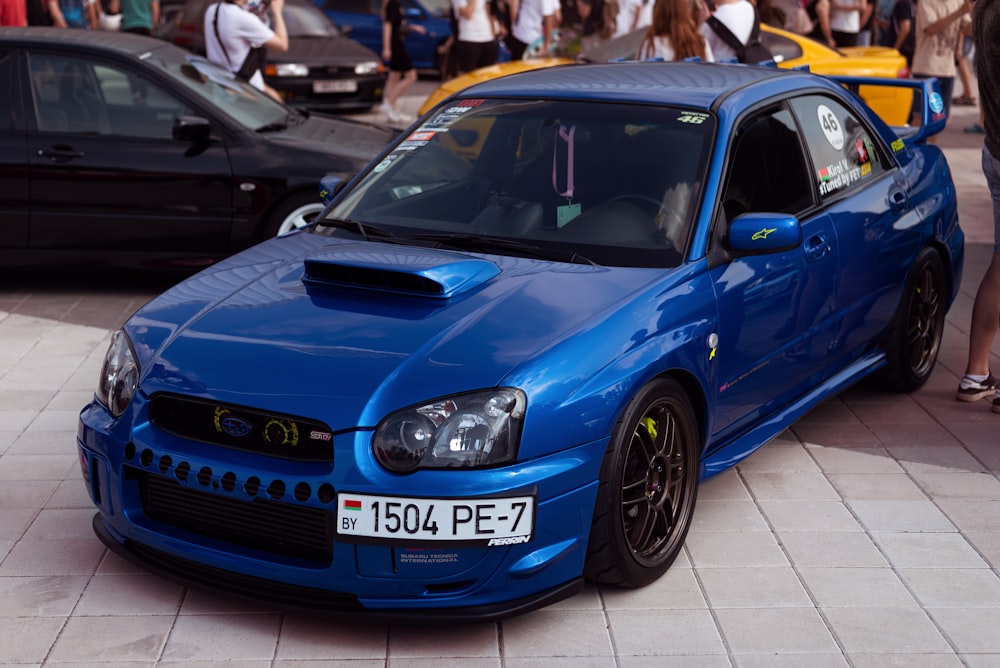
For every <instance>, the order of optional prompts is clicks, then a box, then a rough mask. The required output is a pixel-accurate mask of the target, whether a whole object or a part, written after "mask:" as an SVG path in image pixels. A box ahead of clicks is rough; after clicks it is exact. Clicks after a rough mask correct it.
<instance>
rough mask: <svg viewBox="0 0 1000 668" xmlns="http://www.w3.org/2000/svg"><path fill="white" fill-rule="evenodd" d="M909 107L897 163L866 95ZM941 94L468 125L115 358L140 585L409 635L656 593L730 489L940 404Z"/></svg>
mask: <svg viewBox="0 0 1000 668" xmlns="http://www.w3.org/2000/svg"><path fill="white" fill-rule="evenodd" d="M862 82H863V83H865V85H896V86H910V87H912V88H913V89H914V91H915V92H918V93H919V94H918V95H917V99H918V102H919V104H918V105H917V111H918V112H919V113H920V115H921V117H922V121H921V122H920V123H918V124H915V126H914V127H912V128H908V129H907V132H908V133H909V134H908V135H906V136H901V135H899V134H897V133H896V132H895V131H894V130H893V129H891V128H889V127H888V126H886V125H885V124H884V123H883V122H882V121H880V120H879V118H878V117H877V116H876V115H875V114H874V113H872V112H871V111H870V110H869V109H868V108H866V107H865V106H864V104H863V103H862V102H861V101H860V100H859V98H858V97H857V96H856V95H855V94H854V93H852V92H851V88H853V87H856V86H857V85H859V84H860V83H862ZM943 124H944V116H943V113H942V105H941V98H940V95H939V93H938V91H937V82H936V80H927V81H922V82H915V81H908V80H893V81H891V82H889V83H886V82H885V81H883V80H859V79H855V80H841V81H834V80H832V79H829V78H825V77H820V76H817V75H813V74H809V73H807V72H798V71H787V70H778V69H775V68H767V67H751V66H743V65H722V64H710V63H615V64H604V65H579V66H573V67H567V68H549V69H544V70H537V71H533V72H528V73H525V74H520V75H514V76H511V77H506V78H503V79H498V80H494V81H489V82H486V83H484V84H481V85H478V86H475V87H473V88H470V89H468V90H466V91H463V92H462V93H461V94H460V95H459V96H458V97H455V98H452V99H450V100H448V101H445V102H444V103H443V104H441V105H439V106H438V107H437V108H436V109H435V110H433V111H432V112H430V113H429V114H428V115H426V116H424V117H423V118H422V119H420V120H419V121H417V123H416V124H414V126H413V127H412V128H410V129H409V130H408V131H407V132H405V133H403V134H402V135H401V136H400V137H399V139H398V140H397V141H396V142H395V143H394V144H392V145H391V146H390V147H389V148H388V149H386V150H385V151H384V152H383V153H382V154H380V155H379V156H378V157H376V158H375V159H374V160H373V161H372V162H371V163H370V165H369V166H368V167H367V168H366V169H365V170H364V171H363V172H362V173H361V174H359V175H358V176H357V177H356V178H354V179H353V180H352V181H351V182H350V183H347V184H345V183H329V184H328V186H329V189H328V192H327V193H326V196H327V201H328V205H327V207H326V209H325V212H324V213H323V214H322V215H321V216H320V217H319V218H318V219H317V220H316V221H314V223H313V224H312V225H311V226H309V227H307V228H305V229H302V230H299V231H296V232H293V233H291V234H288V235H286V236H283V237H279V238H276V239H272V240H270V241H267V242H265V243H263V244H260V245H258V246H255V247H253V248H251V249H249V250H247V251H244V252H242V253H240V254H238V255H235V256H233V257H231V258H229V259H227V260H225V261H223V262H221V263H219V264H217V265H215V266H213V267H211V268H209V269H207V270H205V271H203V272H202V273H200V274H198V275H196V276H194V277H192V278H190V279H188V280H186V281H184V282H182V283H180V284H178V285H177V286H176V287H174V288H172V289H170V290H169V291H167V292H166V293H164V294H163V295H161V296H159V297H157V298H156V299H154V300H153V301H151V302H150V303H149V304H148V305H146V306H145V307H143V308H142V309H141V310H140V311H139V312H137V313H136V314H135V315H134V316H133V317H132V318H131V319H130V320H129V321H128V322H127V323H126V324H125V326H124V327H123V328H122V329H121V330H120V331H118V332H116V333H115V334H114V335H113V336H112V337H111V344H110V348H109V350H108V353H107V357H106V360H105V362H104V367H103V369H102V372H101V376H100V381H99V385H98V388H97V392H96V395H95V398H94V400H93V402H92V403H90V404H89V405H88V406H86V407H85V408H84V409H83V412H82V414H81V416H80V417H81V422H80V429H79V452H80V463H81V466H82V468H83V474H84V479H85V481H86V485H87V489H88V490H89V493H90V495H91V498H92V499H93V502H94V504H95V505H96V506H97V509H98V512H97V514H96V515H95V517H94V522H93V526H94V529H95V531H96V533H97V535H98V536H99V537H100V539H101V540H102V541H104V542H105V543H106V544H107V545H108V546H109V547H110V548H111V549H113V550H114V551H116V552H118V553H120V554H122V555H124V556H125V557H127V558H130V559H133V560H135V561H137V562H139V563H141V564H143V565H144V566H145V567H146V568H148V569H150V570H152V571H154V572H159V573H162V574H165V575H168V576H173V577H176V578H180V579H182V580H184V581H186V582H189V583H195V584H196V585H200V586H205V587H214V588H217V589H221V590H224V591H228V592H232V593H235V594H239V595H244V596H251V597H254V598H255V599H259V600H267V601H271V602H273V603H275V604H277V605H281V606H288V607H298V608H306V609H312V610H326V611H331V612H333V613H343V614H348V615H369V616H373V617H379V618H387V619H393V618H404V617H412V618H421V619H477V618H478V619H492V618H500V617H503V616H506V615H510V614H515V613H519V612H523V611H526V610H530V609H533V608H536V607H539V606H542V605H545V604H548V603H550V602H553V601H555V600H558V599H560V598H562V597H566V596H568V595H570V594H572V593H573V592H576V591H578V590H579V588H580V587H581V586H582V583H583V581H584V580H585V579H589V580H591V581H596V582H599V583H607V584H612V585H620V586H625V587H637V586H642V585H645V584H647V583H650V582H652V581H653V580H655V579H656V578H658V577H659V576H660V575H661V574H663V573H664V571H665V570H666V569H667V568H668V566H669V565H670V564H671V562H673V560H674V559H675V558H676V557H677V555H678V554H679V552H680V551H681V549H682V546H683V543H684V540H685V535H686V534H687V531H688V528H689V526H690V524H691V521H692V516H693V513H694V512H695V500H696V497H697V493H698V484H699V481H700V480H702V479H704V478H706V477H707V476H710V475H712V474H714V473H717V472H719V471H722V470H724V469H726V468H727V467H730V466H733V465H734V464H736V463H737V462H739V461H740V460H741V459H743V458H744V457H746V456H747V455H749V454H750V453H752V452H753V451H754V450H756V449H757V448H759V447H761V446H762V445H764V444H765V443H767V442H768V440H770V439H771V438H772V437H774V436H776V435H777V434H779V433H780V432H781V431H782V430H784V429H785V428H786V427H788V426H789V425H791V424H792V423H793V422H794V421H795V420H796V418H798V417H799V416H801V415H802V414H803V413H805V412H806V411H808V410H809V409H810V408H812V407H814V406H816V405H817V404H818V403H819V402H821V401H823V400H824V399H825V398H827V397H829V396H831V395H833V394H835V393H836V392H838V391H840V390H842V389H844V388H846V387H848V386H849V385H851V384H852V383H855V382H857V381H859V380H861V379H866V378H867V379H869V380H872V381H877V382H879V383H881V384H882V385H884V386H886V387H888V388H891V389H895V390H899V391H912V390H915V389H916V388H918V387H920V386H921V385H922V384H923V383H924V382H925V381H926V380H927V378H928V376H929V375H930V373H931V371H932V369H933V367H934V364H935V361H936V358H937V354H938V350H939V348H940V344H941V335H942V330H943V325H944V318H945V313H946V311H947V309H948V307H949V306H950V304H951V302H952V300H953V299H954V298H955V295H956V292H957V289H958V285H959V281H960V275H961V269H962V258H963V240H964V236H963V233H962V231H961V229H960V227H959V223H958V215H957V209H956V202H955V188H954V186H953V183H952V178H951V173H950V171H949V168H948V165H947V163H946V161H945V158H944V156H943V155H942V152H941V151H940V150H939V149H938V148H937V147H936V146H934V145H933V144H929V143H927V142H926V141H925V140H926V138H927V137H928V136H930V135H932V134H933V133H935V132H937V131H940V129H941V128H942V127H943Z"/></svg>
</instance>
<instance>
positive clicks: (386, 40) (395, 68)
mask: <svg viewBox="0 0 1000 668" xmlns="http://www.w3.org/2000/svg"><path fill="white" fill-rule="evenodd" d="M403 25H404V22H403V7H402V6H401V5H400V4H399V0H383V2H382V60H384V61H385V62H386V63H387V64H388V66H389V76H388V77H387V78H386V80H385V92H384V93H383V94H382V107H381V109H382V113H384V114H385V115H386V118H388V119H389V120H390V121H392V122H393V123H402V122H405V121H407V120H409V119H408V117H407V116H405V115H404V114H403V113H401V112H400V111H399V106H398V105H399V98H401V97H402V96H403V93H405V92H406V90H407V89H408V88H409V87H410V86H412V85H413V84H414V82H415V81H416V80H417V71H416V70H415V69H413V61H411V60H410V54H408V53H407V52H406V46H405V45H404V44H403V40H404V36H403ZM409 29H411V30H416V31H418V32H423V31H424V27H423V26H419V25H416V26H411V27H409Z"/></svg>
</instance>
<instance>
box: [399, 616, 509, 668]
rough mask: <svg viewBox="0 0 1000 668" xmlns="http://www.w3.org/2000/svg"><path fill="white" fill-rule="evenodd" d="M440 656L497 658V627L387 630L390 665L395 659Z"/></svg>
mask: <svg viewBox="0 0 1000 668" xmlns="http://www.w3.org/2000/svg"><path fill="white" fill-rule="evenodd" d="M444 648H447V651H445V650H444ZM443 654H444V655H446V656H449V657H461V658H467V659H475V658H483V657H497V658H499V657H500V636H499V633H498V629H497V625H496V624H495V623H475V624H456V625H450V626H447V627H434V626H431V627H426V626H423V625H416V626H406V625H402V624H400V625H393V626H391V627H390V628H389V660H390V661H392V662H393V663H395V660H396V659H397V658H403V659H409V658H434V657H441V656H442V655H443Z"/></svg>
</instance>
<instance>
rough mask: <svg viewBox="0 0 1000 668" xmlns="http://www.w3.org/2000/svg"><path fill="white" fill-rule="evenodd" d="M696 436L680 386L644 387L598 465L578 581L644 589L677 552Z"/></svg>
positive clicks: (694, 491) (663, 381) (690, 502)
mask: <svg viewBox="0 0 1000 668" xmlns="http://www.w3.org/2000/svg"><path fill="white" fill-rule="evenodd" d="M698 444H699V436H698V428H697V426H696V422H695V418H694V410H693V409H692V408H691V402H690V400H689V399H688V396H687V394H686V393H685V391H684V389H683V388H682V387H681V385H680V383H678V382H677V381H676V380H674V379H672V378H660V379H657V380H655V381H653V382H651V383H650V384H649V385H647V386H646V387H644V388H643V389H642V391H641V392H639V394H638V395H637V396H636V397H635V398H634V399H633V400H632V402H631V403H630V404H629V406H628V407H627V408H626V409H625V412H624V414H623V415H622V417H621V419H620V420H619V422H618V424H617V425H615V429H614V431H613V432H612V435H611V442H610V443H609V444H608V449H607V451H606V452H605V454H604V461H603V462H602V465H601V474H600V481H599V487H598V491H597V502H596V504H595V508H594V518H593V523H592V525H591V529H590V540H589V543H588V547H587V559H586V563H585V565H584V575H585V576H586V577H587V578H588V579H590V580H592V581H595V582H600V583H604V584H612V585H617V586H620V587H642V586H645V585H647V584H649V583H651V582H653V581H655V580H656V579H657V578H659V577H660V576H661V575H663V573H664V572H665V571H666V570H667V568H668V567H669V566H670V564H671V563H673V561H674V559H676V558H677V555H678V554H680V551H681V548H682V547H683V545H684V539H685V537H686V536H687V532H688V528H689V527H690V526H691V518H692V516H693V515H694V506H695V501H696V499H697V495H698V480H699V476H700V467H699V453H700V448H699V445H698Z"/></svg>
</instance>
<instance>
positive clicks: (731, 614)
mask: <svg viewBox="0 0 1000 668" xmlns="http://www.w3.org/2000/svg"><path fill="white" fill-rule="evenodd" d="M974 120H975V112H974V111H972V110H969V109H963V108H958V109H956V117H955V118H954V119H953V121H952V123H951V126H950V128H949V130H948V131H946V133H945V135H943V136H942V137H941V138H940V142H939V143H940V145H941V146H942V147H944V148H945V150H946V151H947V152H948V155H949V157H950V159H951V164H952V166H953V168H954V170H955V178H956V182H957V185H958V189H959V192H960V205H961V211H962V221H963V225H964V227H965V229H966V231H967V233H968V235H969V245H968V247H967V251H968V263H967V270H966V274H965V279H964V281H963V285H962V294H961V297H960V298H959V300H958V302H957V304H956V305H955V307H954V308H953V309H952V311H951V313H950V315H949V318H948V327H947V332H946V334H945V340H944V350H943V353H942V356H941V360H940V364H939V365H938V367H937V369H936V371H935V372H934V375H933V376H932V378H931V380H930V382H929V383H928V384H927V386H926V387H925V388H923V389H922V390H921V391H919V392H917V393H916V394H914V395H912V396H897V395H886V394H880V393H876V392H873V391H870V390H866V389H852V390H850V391H847V392H845V393H844V394H843V395H841V396H840V397H838V398H836V399H832V400H830V401H828V402H826V403H825V404H824V405H822V406H820V407H819V408H818V409H816V410H815V411H813V412H812V413H811V414H809V415H807V416H806V417H804V418H803V419H802V420H801V421H800V422H799V423H798V424H796V425H795V427H794V428H793V429H791V430H790V431H788V432H786V433H785V434H783V435H782V437H781V438H779V439H778V440H776V441H775V442H773V443H772V444H770V445H768V446H767V447H765V448H763V449H762V450H760V451H759V452H758V453H756V454H755V455H753V456H752V457H750V458H749V459H747V460H746V461H745V462H743V463H742V464H741V465H740V466H738V467H737V468H736V469H735V470H731V471H729V472H726V473H724V474H721V475H719V476H717V477H715V478H713V479H711V480H710V481H708V482H707V483H706V484H705V485H704V486H703V487H702V490H701V496H700V499H699V504H698V508H697V511H696V515H695V524H694V527H693V529H692V531H691V533H690V536H689V538H688V541H687V545H686V548H685V550H684V554H683V556H682V557H681V559H680V560H679V561H678V563H676V564H675V565H674V566H673V567H672V568H671V569H670V571H669V572H668V573H667V575H666V576H665V577H663V578H662V579H661V580H660V581H658V582H656V583H655V584H653V585H651V586H649V587H647V588H645V589H642V590H637V591H619V590H614V589H608V588H603V587H600V588H599V587H590V588H588V589H587V590H586V591H585V592H584V593H582V594H580V595H578V596H576V597H575V598H572V599H570V600H567V601H564V602H562V603H560V604H558V605H554V606H552V607H550V608H547V609H544V610H540V611H537V612H533V613H530V614H527V615H524V616H521V617H517V618H514V619H510V620H506V621H504V622H502V623H499V624H473V625H467V626H457V627H456V626H447V627H442V628H434V627H419V628H413V627H407V626H403V625H394V626H391V627H387V626H383V625H378V624H375V625H372V624H353V623H343V622H331V621H328V620H321V619H315V618H310V617H308V616H302V615H292V614H282V613H280V612H276V611H273V610H270V609H268V608H266V607H261V606H254V605H247V604H246V603H242V602H236V601H233V600H229V599H225V598H220V597H219V596H216V595H212V594H208V593H205V592H204V591H200V590H192V589H186V588H184V587H181V586H178V585H176V584H173V583H170V582H167V581H164V580H161V579H159V578H157V577H155V576H152V575H148V574H146V573H144V572H142V571H141V570H139V569H136V568H134V567H132V566H130V565H128V564H127V563H125V562H123V561H122V560H120V559H119V558H117V557H115V556H113V555H111V554H109V553H108V552H107V551H106V550H105V549H104V547H103V546H102V545H101V543H100V542H99V541H98V540H97V539H96V538H95V537H94V536H93V534H92V533H91V529H90V517H91V515H92V512H93V511H92V510H91V508H90V503H89V501H88V499H87V496H86V494H85V492H84V486H83V483H82V481H81V479H80V473H79V470H78V466H77V463H76V456H75V442H74V438H75V431H76V419H77V412H78V411H79V409H80V408H81V407H82V406H83V405H84V403H86V402H87V401H88V400H89V398H90V396H91V393H92V391H93V387H94V383H95V381H96V378H97V374H98V369H99V365H100V362H101V359H102V356H103V354H104V350H105V346H106V343H107V339H108V332H109V328H112V327H114V326H116V325H117V324H119V323H120V322H121V321H122V320H123V319H124V318H125V317H127V315H128V314H129V313H131V312H132V310H133V309H135V308H136V307H137V306H138V305H139V304H141V303H142V302H143V301H144V300H145V299H146V298H148V297H149V296H152V295H153V294H155V293H156V292H157V291H158V290H160V289H162V288H163V287H165V285H166V283H163V282H161V283H159V284H158V283H156V282H152V283H146V284H143V285H139V286H137V287H133V286H131V285H129V286H127V287H120V286H119V285H118V283H120V282H116V281H113V280H103V281H102V280H96V279H81V278H80V277H55V278H50V279H43V278H41V277H20V278H15V277H12V276H2V277H0V664H5V665H14V664H23V665H62V666H100V665H108V664H113V665H114V666H115V668H118V667H119V666H135V667H139V666H154V665H156V666H169V665H184V666H194V665H198V666H208V665H226V666H261V667H264V666H281V667H282V668H291V667H292V666H305V665H332V664H341V663H343V664H344V665H350V666H359V667H360V666H382V665H389V666H392V667H393V668H395V667H397V666H434V667H436V668H437V667H441V668H446V667H447V666H463V667H464V666H510V667H522V666H524V667H527V666H546V667H548V666H557V667H558V666H572V667H573V668H578V667H587V666H622V667H638V666H675V665H676V666H685V667H687V666H695V667H700V666H705V667H709V666H711V667H714V666H720V667H721V666H741V667H742V666H746V667H754V666H768V667H773V666H777V667H779V668H780V667H782V666H809V667H818V668H823V667H826V666H861V667H865V666H872V667H874V666H879V667H881V666H918V667H919V666H928V667H929V666H934V667H938V666H960V665H967V666H1000V577H998V568H1000V478H998V473H1000V415H994V414H992V413H991V412H990V410H989V404H988V402H985V401H984V402H980V403H978V404H975V405H966V404H959V403H957V402H955V401H954V399H953V393H954V390H955V387H956V383H957V377H958V374H959V373H961V371H962V367H963V365H964V359H965V345H966V332H967V326H968V322H969V313H970V308H971V303H972V296H973V293H974V290H975V286H976V284H977V282H978V279H979V277H980V276H981V274H982V271H983V269H984V267H985V263H986V261H987V259H988V257H989V248H988V246H986V245H985V244H986V242H987V241H988V240H989V238H990V236H991V230H990V227H989V223H990V205H989V198H988V195H987V193H986V188H985V181H984V179H983V176H982V173H981V171H980V167H979V147H980V145H981V137H979V136H973V135H965V134H963V133H962V132H961V129H962V127H963V126H965V125H968V124H969V123H971V122H973V121H974ZM993 352H994V369H1000V344H998V345H997V346H995V347H994V349H993Z"/></svg>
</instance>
